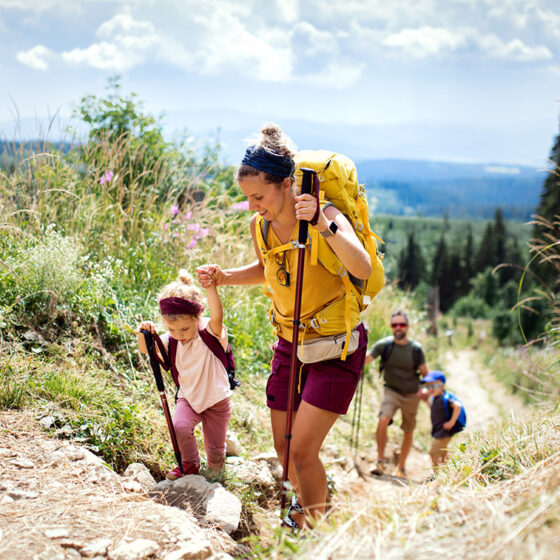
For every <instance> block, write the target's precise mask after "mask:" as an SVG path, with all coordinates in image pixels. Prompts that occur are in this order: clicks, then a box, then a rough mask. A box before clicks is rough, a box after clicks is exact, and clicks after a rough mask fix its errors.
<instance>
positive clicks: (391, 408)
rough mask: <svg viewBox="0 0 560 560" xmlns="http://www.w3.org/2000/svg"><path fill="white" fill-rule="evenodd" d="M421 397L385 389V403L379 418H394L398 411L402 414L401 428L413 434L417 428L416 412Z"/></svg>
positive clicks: (383, 402)
mask: <svg viewBox="0 0 560 560" xmlns="http://www.w3.org/2000/svg"><path fill="white" fill-rule="evenodd" d="M419 402H420V397H418V395H417V394H416V393H408V394H405V395H403V394H401V393H397V392H396V391H393V389H389V387H385V392H384V394H383V401H382V403H381V408H380V410H379V416H383V417H384V418H391V419H392V418H393V416H394V415H395V412H397V410H398V409H400V410H401V413H402V424H401V428H402V429H403V432H412V431H413V430H414V428H415V426H416V412H417V411H418V403H419Z"/></svg>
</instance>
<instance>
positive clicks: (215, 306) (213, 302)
mask: <svg viewBox="0 0 560 560" xmlns="http://www.w3.org/2000/svg"><path fill="white" fill-rule="evenodd" d="M206 300H207V302H208V311H209V312H210V322H209V323H208V325H209V326H210V329H211V330H212V332H213V333H214V334H215V335H216V336H217V337H221V336H222V329H223V327H224V308H223V306H222V300H221V299H220V295H219V294H218V288H217V287H216V284H215V283H212V284H211V285H210V286H208V287H207V288H206Z"/></svg>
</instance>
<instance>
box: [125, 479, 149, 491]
mask: <svg viewBox="0 0 560 560" xmlns="http://www.w3.org/2000/svg"><path fill="white" fill-rule="evenodd" d="M122 487H123V488H124V489H125V490H126V491H127V492H139V493H141V492H144V489H143V488H142V486H140V484H139V483H138V482H136V481H135V480H123V483H122Z"/></svg>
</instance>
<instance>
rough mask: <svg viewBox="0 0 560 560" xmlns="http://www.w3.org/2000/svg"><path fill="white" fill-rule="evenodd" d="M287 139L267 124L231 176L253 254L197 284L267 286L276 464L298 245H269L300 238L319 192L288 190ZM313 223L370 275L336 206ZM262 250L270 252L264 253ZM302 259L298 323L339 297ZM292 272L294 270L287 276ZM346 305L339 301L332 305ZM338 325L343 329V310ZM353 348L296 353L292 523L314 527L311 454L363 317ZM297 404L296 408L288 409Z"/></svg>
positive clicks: (315, 463)
mask: <svg viewBox="0 0 560 560" xmlns="http://www.w3.org/2000/svg"><path fill="white" fill-rule="evenodd" d="M295 154H296V152H295V147H294V146H293V144H292V142H291V141H290V140H289V138H288V137H287V136H286V135H285V134H284V133H283V132H282V130H281V129H280V128H279V127H278V126H276V125H274V124H268V125H265V127H264V128H263V129H262V130H261V135H260V137H259V139H258V140H257V142H256V143H255V144H254V145H252V146H250V147H249V148H247V150H246V152H245V156H244V158H243V160H242V162H241V165H240V166H239V168H238V170H237V174H236V179H237V182H238V183H239V186H240V188H241V190H242V191H243V194H244V195H245V196H246V197H247V199H248V201H249V210H251V211H253V212H255V215H254V216H253V218H252V219H251V224H250V229H251V235H252V238H253V243H254V248H255V252H256V254H257V260H256V261H255V262H253V263H252V264H249V265H246V266H243V267H241V268H235V269H227V270H222V269H221V268H220V267H219V266H218V265H206V266H205V267H201V268H200V269H197V273H198V277H199V281H200V283H201V285H202V286H206V285H208V283H209V282H210V281H211V279H213V280H214V281H215V282H216V284H217V285H223V284H230V285H242V284H262V283H265V282H266V283H267V284H268V285H269V286H270V290H271V294H272V295H271V298H272V302H273V305H272V313H273V316H274V326H275V327H276V331H277V334H278V340H277V341H276V342H275V344H274V345H273V351H274V355H273V360H272V367H271V373H270V376H269V379H268V382H267V388H266V397H267V406H268V408H269V409H270V414H271V424H272V435H273V439H274V446H275V449H276V452H277V454H278V458H279V460H280V462H281V464H282V463H283V462H284V443H285V431H286V415H287V412H286V411H287V408H288V402H287V401H288V393H289V372H290V363H291V346H292V338H293V334H292V328H293V316H294V301H295V298H294V293H295V283H296V282H295V271H296V268H297V256H298V252H297V250H290V249H286V250H283V251H281V252H277V253H274V249H275V248H278V247H280V246H282V245H285V244H287V243H289V242H290V241H294V240H297V239H298V223H299V221H300V220H306V221H311V220H312V219H313V218H314V216H315V214H316V210H317V199H316V198H315V197H314V196H312V195H309V194H298V192H296V188H295V176H294V173H295V169H296V165H295V162H294V156H295ZM263 224H266V226H265V227H266V228H267V232H266V234H265V237H266V239H265V244H266V246H267V248H268V249H269V250H271V251H272V252H273V253H274V256H273V257H272V258H266V259H263V256H262V254H261V247H260V246H259V240H260V242H262V239H263V237H262V236H258V235H257V227H263ZM311 227H313V228H315V229H316V230H318V231H319V233H320V234H321V235H322V236H323V237H324V239H325V240H326V242H327V243H328V245H329V247H330V249H331V250H332V251H334V253H335V254H336V255H337V257H338V258H339V259H340V261H341V262H342V264H343V266H344V267H345V268H346V270H347V271H348V272H349V273H350V274H351V275H353V276H354V277H355V278H358V279H367V278H368V277H369V275H370V273H371V262H370V257H369V255H368V253H367V252H366V250H365V249H364V248H363V246H362V244H361V243H360V241H359V240H358V238H357V237H356V235H355V233H354V230H353V228H352V225H351V224H350V222H349V221H348V220H347V219H346V218H345V217H344V215H343V214H342V213H341V212H339V211H338V210H337V209H336V208H335V207H334V206H332V205H326V206H324V207H322V208H319V213H318V219H317V220H316V222H315V225H312V226H311ZM269 254H270V253H269ZM310 261H311V259H306V262H305V265H304V274H303V286H302V288H301V290H302V292H301V293H302V298H301V322H302V324H303V325H308V324H309V320H310V319H311V318H312V317H313V316H314V315H315V313H316V312H317V311H318V310H319V309H323V308H325V307H326V306H328V305H329V304H330V303H333V302H335V301H337V300H341V298H343V297H344V295H345V288H344V286H343V282H342V280H341V279H340V277H339V276H338V275H336V274H332V273H330V272H329V271H327V270H326V269H325V268H324V267H323V266H322V265H321V264H320V263H319V264H315V265H314V266H312V264H311V262H310ZM290 274H292V278H290ZM340 309H341V310H340V313H341V314H343V313H344V306H343V305H342V306H341V308H340ZM340 323H341V328H340V333H344V332H345V327H344V318H342V320H341V321H340ZM353 327H354V329H355V330H356V339H357V341H358V343H357V348H356V349H355V350H354V351H353V352H352V353H348V356H347V357H346V359H345V360H344V361H343V360H341V359H340V358H334V359H328V360H325V361H319V362H315V363H306V364H301V363H300V362H299V360H298V363H297V372H298V387H297V393H296V397H295V403H294V415H293V416H292V418H293V424H292V439H291V440H290V441H291V443H290V454H289V459H290V465H289V469H288V477H289V480H290V482H291V484H292V486H293V487H294V489H295V491H296V495H297V497H296V495H294V496H293V497H292V506H291V507H290V510H289V512H288V516H287V517H286V518H285V519H284V521H285V523H287V524H289V525H291V526H292V527H294V528H299V527H303V526H304V525H307V526H312V525H314V524H315V523H316V521H317V520H318V519H319V518H320V517H321V516H322V515H324V513H325V510H326V507H327V478H326V473H325V469H324V466H323V464H322V462H321V460H320V458H319V451H320V449H321V446H322V444H323V441H324V439H325V437H326V436H327V434H328V433H329V431H330V429H331V428H332V426H333V424H334V422H335V421H336V420H337V418H338V417H339V415H341V414H346V412H347V410H348V407H349V405H350V402H351V400H352V397H353V395H354V392H355V390H356V386H357V384H358V381H359V379H360V376H361V372H362V368H363V364H364V359H365V354H366V348H367V336H366V332H365V329H364V327H363V325H362V324H361V323H360V324H358V325H353ZM302 337H304V338H305V339H306V340H307V339H313V338H317V337H319V335H318V334H317V333H316V332H314V330H313V329H312V328H309V329H308V328H307V327H306V328H304V329H302V330H300V340H301V338H302ZM296 411H297V412H296Z"/></svg>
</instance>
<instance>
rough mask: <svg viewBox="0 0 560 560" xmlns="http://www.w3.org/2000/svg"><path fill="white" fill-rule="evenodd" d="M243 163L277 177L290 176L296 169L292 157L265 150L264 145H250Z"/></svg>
mask: <svg viewBox="0 0 560 560" xmlns="http://www.w3.org/2000/svg"><path fill="white" fill-rule="evenodd" d="M241 165H249V166H251V167H254V168H255V169H258V170H259V171H264V172H265V173H270V174H271V175H276V176H277V177H290V176H291V175H292V174H293V172H294V171H295V169H296V166H295V164H294V161H293V160H292V158H290V157H288V156H279V155H277V154H275V153H273V152H269V151H268V150H265V149H264V148H263V147H262V146H259V147H256V146H249V147H248V148H247V149H246V150H245V155H244V156H243V159H242V160H241Z"/></svg>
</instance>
